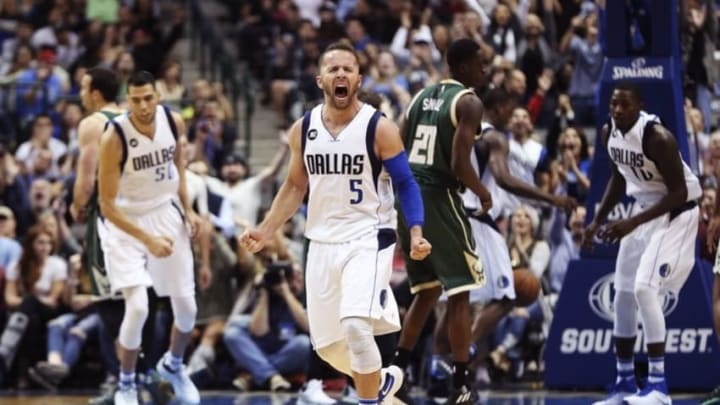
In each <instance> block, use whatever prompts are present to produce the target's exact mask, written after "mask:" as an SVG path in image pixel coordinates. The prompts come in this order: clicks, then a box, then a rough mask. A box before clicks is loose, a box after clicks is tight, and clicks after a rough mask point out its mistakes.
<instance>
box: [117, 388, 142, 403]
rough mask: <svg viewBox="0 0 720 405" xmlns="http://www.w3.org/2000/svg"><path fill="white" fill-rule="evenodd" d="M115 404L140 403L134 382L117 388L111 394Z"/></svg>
mask: <svg viewBox="0 0 720 405" xmlns="http://www.w3.org/2000/svg"><path fill="white" fill-rule="evenodd" d="M113 398H114V400H115V405H140V402H139V401H138V391H137V387H136V386H135V384H133V385H128V386H126V387H121V388H118V390H117V391H115V395H114V396H113Z"/></svg>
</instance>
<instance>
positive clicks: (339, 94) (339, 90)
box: [334, 84, 350, 100]
mask: <svg viewBox="0 0 720 405" xmlns="http://www.w3.org/2000/svg"><path fill="white" fill-rule="evenodd" d="M349 93H350V92H349V90H348V86H347V85H346V84H338V85H336V86H335V91H334V96H335V98H336V99H338V100H344V99H346V98H347V97H348V94H349Z"/></svg>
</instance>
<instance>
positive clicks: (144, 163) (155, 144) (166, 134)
mask: <svg viewBox="0 0 720 405" xmlns="http://www.w3.org/2000/svg"><path fill="white" fill-rule="evenodd" d="M113 123H114V125H115V129H116V131H117V132H119V135H120V138H122V141H123V149H124V151H123V157H124V159H123V163H122V174H121V177H120V186H119V189H118V195H117V199H116V201H115V203H116V204H117V206H118V208H120V209H122V210H123V211H124V212H126V213H129V214H135V215H139V214H143V213H146V212H147V211H149V210H152V209H154V208H157V207H159V206H161V205H163V204H165V203H167V202H168V201H171V200H173V199H175V198H176V197H177V195H178V194H177V193H178V187H179V179H178V171H177V167H175V160H174V159H175V144H176V143H175V142H176V141H175V135H174V134H173V130H172V129H171V126H170V122H169V121H168V114H167V113H166V112H165V109H164V107H162V106H158V107H157V109H156V111H155V135H154V136H153V138H152V139H151V138H149V137H147V136H145V135H143V134H141V133H140V132H138V130H137V129H135V126H134V125H133V124H132V122H131V121H130V113H127V114H123V115H121V116H118V117H116V118H115V119H114V120H113Z"/></svg>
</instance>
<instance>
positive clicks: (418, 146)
mask: <svg viewBox="0 0 720 405" xmlns="http://www.w3.org/2000/svg"><path fill="white" fill-rule="evenodd" d="M469 93H473V91H472V90H471V89H468V88H466V87H465V86H463V85H462V84H461V83H460V82H458V81H455V80H443V81H441V82H440V83H437V84H434V85H432V86H428V87H426V88H425V89H423V90H420V91H419V92H418V93H417V94H416V95H415V97H414V98H413V100H412V102H411V103H410V106H409V107H408V109H407V112H406V116H405V118H406V123H405V124H406V125H405V133H404V134H403V138H404V140H405V149H406V150H407V151H408V161H409V162H410V169H412V172H413V174H414V175H415V179H417V182H418V184H419V185H420V186H421V187H436V188H451V189H456V188H459V186H460V183H459V182H458V180H457V177H456V176H455V174H454V173H453V171H452V167H451V166H450V162H451V159H452V145H453V138H454V137H455V127H456V125H457V115H456V112H455V108H456V105H457V102H458V100H459V99H460V97H462V96H464V95H466V94H469Z"/></svg>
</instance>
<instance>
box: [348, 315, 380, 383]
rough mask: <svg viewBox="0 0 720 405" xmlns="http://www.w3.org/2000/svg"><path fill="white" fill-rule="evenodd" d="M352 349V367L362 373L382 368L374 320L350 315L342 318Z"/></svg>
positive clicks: (349, 345) (349, 346)
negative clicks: (374, 330) (374, 333)
mask: <svg viewBox="0 0 720 405" xmlns="http://www.w3.org/2000/svg"><path fill="white" fill-rule="evenodd" d="M340 324H341V325H342V328H343V331H345V339H346V340H347V345H348V348H349V349H350V368H351V369H352V371H354V372H356V373H360V374H368V373H372V372H374V371H377V370H380V368H381V367H382V359H381V358H380V350H379V349H378V347H377V344H375V336H374V335H373V326H372V321H371V320H370V319H369V318H361V317H349V318H343V319H342V320H340Z"/></svg>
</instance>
